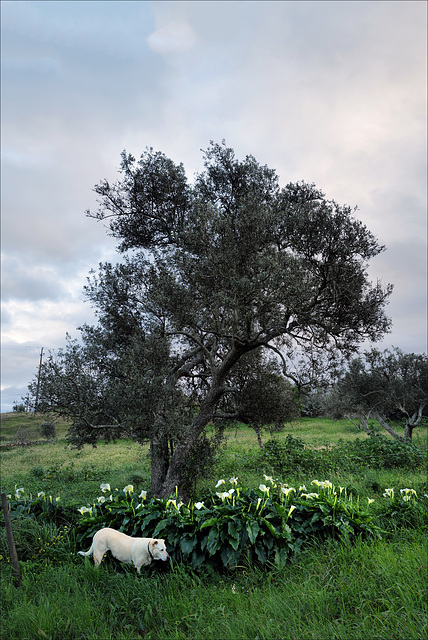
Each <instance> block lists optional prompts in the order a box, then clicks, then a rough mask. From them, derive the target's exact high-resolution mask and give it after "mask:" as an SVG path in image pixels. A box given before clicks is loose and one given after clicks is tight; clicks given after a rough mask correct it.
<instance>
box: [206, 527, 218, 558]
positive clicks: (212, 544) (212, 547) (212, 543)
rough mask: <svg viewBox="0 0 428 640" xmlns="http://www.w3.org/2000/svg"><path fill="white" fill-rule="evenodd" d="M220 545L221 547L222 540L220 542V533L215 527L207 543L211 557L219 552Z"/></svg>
mask: <svg viewBox="0 0 428 640" xmlns="http://www.w3.org/2000/svg"><path fill="white" fill-rule="evenodd" d="M220 545H221V540H220V536H219V532H218V530H217V529H215V528H214V527H213V528H212V529H211V531H210V532H209V534H208V541H207V551H208V553H209V554H210V556H213V555H214V554H215V552H216V551H218V550H219V548H220Z"/></svg>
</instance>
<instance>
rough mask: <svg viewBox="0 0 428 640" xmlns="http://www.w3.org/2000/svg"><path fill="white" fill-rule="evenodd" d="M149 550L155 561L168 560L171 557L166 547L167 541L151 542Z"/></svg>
mask: <svg viewBox="0 0 428 640" xmlns="http://www.w3.org/2000/svg"><path fill="white" fill-rule="evenodd" d="M149 548H150V553H151V555H152V558H153V560H164V561H165V560H168V558H169V555H168V552H167V550H166V547H165V540H150V542H149Z"/></svg>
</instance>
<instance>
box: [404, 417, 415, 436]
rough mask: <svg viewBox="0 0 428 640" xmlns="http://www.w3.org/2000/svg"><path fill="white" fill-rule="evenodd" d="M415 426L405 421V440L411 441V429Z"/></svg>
mask: <svg viewBox="0 0 428 640" xmlns="http://www.w3.org/2000/svg"><path fill="white" fill-rule="evenodd" d="M414 427H415V425H414V424H411V423H410V422H407V421H406V426H405V427H404V438H405V439H406V440H411V439H412V435H413V429H414Z"/></svg>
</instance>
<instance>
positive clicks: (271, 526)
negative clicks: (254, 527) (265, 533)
mask: <svg viewBox="0 0 428 640" xmlns="http://www.w3.org/2000/svg"><path fill="white" fill-rule="evenodd" d="M262 520H263V522H264V523H265V525H266V526H267V528H268V529H269V531H270V532H271V534H272V535H273V537H274V538H278V536H279V533H278V531H277V530H276V529H275V527H274V526H273V524H272V523H271V522H269V520H266V518H262Z"/></svg>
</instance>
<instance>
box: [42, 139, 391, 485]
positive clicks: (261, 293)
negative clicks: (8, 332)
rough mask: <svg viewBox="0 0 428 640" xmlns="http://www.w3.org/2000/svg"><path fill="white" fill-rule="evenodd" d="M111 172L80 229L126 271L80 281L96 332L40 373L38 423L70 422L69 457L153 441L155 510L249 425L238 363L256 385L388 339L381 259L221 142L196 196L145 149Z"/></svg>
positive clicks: (355, 234)
mask: <svg viewBox="0 0 428 640" xmlns="http://www.w3.org/2000/svg"><path fill="white" fill-rule="evenodd" d="M120 173H121V175H120V178H119V179H118V181H117V182H115V183H113V184H111V183H110V182H108V181H107V180H103V181H102V182H101V183H99V184H98V185H97V186H96V187H95V191H96V193H97V194H98V196H99V200H98V203H99V208H98V210H97V211H95V212H87V214H88V216H90V217H92V218H95V219H97V220H100V221H103V222H104V223H105V224H107V225H108V228H109V233H110V234H111V235H113V236H114V237H115V238H117V239H118V241H119V245H118V251H119V252H120V253H121V254H122V260H121V262H120V263H119V264H117V265H115V266H113V265H111V264H102V265H100V267H99V270H98V272H97V273H95V272H94V273H93V274H92V276H91V278H90V279H89V281H88V285H87V287H86V295H87V296H88V298H89V300H91V302H92V303H93V305H94V307H95V309H96V312H97V314H98V320H99V323H98V325H97V326H96V327H87V326H86V327H83V329H82V337H83V344H81V345H80V344H78V343H75V342H73V341H70V342H69V344H68V347H67V349H66V350H65V351H64V350H63V351H60V352H59V353H58V354H57V355H56V356H53V355H51V357H50V359H48V360H47V361H46V364H45V368H44V372H43V380H44V382H43V384H41V391H40V407H39V409H41V408H43V409H45V410H46V409H50V410H55V411H57V412H58V411H62V412H63V414H67V415H69V416H70V417H71V418H72V419H73V425H72V427H71V429H70V435H71V436H72V437H73V438H74V441H75V442H77V443H82V442H92V443H94V442H95V441H96V438H97V436H99V435H100V434H102V435H103V436H106V437H109V435H108V434H109V433H115V432H117V431H118V430H125V431H126V430H128V431H129V432H132V433H133V434H134V436H135V437H137V438H139V439H140V440H142V439H144V438H146V439H149V440H150V451H151V464H152V491H153V493H154V494H156V495H158V496H166V495H169V494H170V493H172V492H173V491H174V490H175V487H176V486H178V487H179V489H182V488H183V484H184V478H185V477H186V474H188V473H189V459H193V460H195V459H196V460H197V459H198V454H197V452H198V447H200V446H202V445H203V444H204V442H205V440H204V432H205V427H206V426H207V425H208V424H209V423H210V422H212V421H215V419H216V418H217V417H218V416H220V417H221V416H222V415H225V414H227V415H229V416H230V415H232V413H233V411H231V407H232V408H233V407H234V408H235V416H236V417H239V415H240V410H245V411H246V412H247V413H248V411H249V409H250V408H251V410H252V411H253V413H254V407H251V403H250V402H249V397H250V396H251V385H253V388H254V378H253V379H251V378H249V379H248V381H247V382H248V385H247V387H242V388H240V389H238V385H236V384H234V383H235V381H236V380H238V379H241V378H240V376H239V375H237V374H238V367H239V366H240V364H242V363H243V362H244V360H243V359H244V357H247V358H248V357H250V354H251V353H255V352H257V351H260V352H263V353H264V356H263V358H259V360H258V362H259V363H260V362H263V360H264V361H265V362H266V363H267V368H266V375H267V376H268V378H267V379H265V381H266V380H269V375H271V373H272V372H269V365H268V363H269V362H270V361H271V358H269V357H268V356H267V355H266V354H268V353H272V354H276V355H278V354H280V355H281V359H280V362H281V366H282V368H283V374H285V375H286V376H287V375H288V373H290V375H292V371H291V369H290V371H288V370H287V367H288V365H287V362H288V361H287V358H288V356H292V354H293V353H295V352H296V350H299V351H300V352H302V353H303V354H304V353H305V352H307V353H308V354H309V357H310V358H311V359H312V360H313V359H314V358H315V359H316V354H317V353H319V354H324V355H325V353H328V354H330V356H331V357H333V356H334V355H335V354H345V355H349V354H351V353H352V352H354V351H355V349H356V348H357V346H358V345H359V344H360V343H361V341H363V340H365V339H367V338H369V339H370V340H372V341H376V340H378V339H379V338H381V336H382V335H383V334H384V333H385V332H386V331H387V330H388V328H389V325H390V322H389V319H388V318H387V317H386V315H385V313H384V307H385V304H386V302H387V300H388V296H389V294H390V292H391V286H390V285H387V286H383V285H382V284H381V283H380V282H376V283H373V282H371V281H370V280H369V277H368V274H367V266H368V263H369V261H370V259H371V258H373V257H374V256H376V255H377V254H379V253H380V252H381V251H383V249H384V247H383V246H381V245H379V243H378V241H377V240H376V238H375V237H374V236H373V235H372V233H371V232H370V231H369V230H368V229H367V228H366V226H365V225H363V224H362V223H361V222H360V221H359V220H357V219H356V218H355V216H354V213H355V210H351V209H350V208H349V207H348V206H340V205H339V204H337V203H336V202H334V201H332V200H327V199H326V198H325V196H324V194H323V193H322V192H321V191H319V190H318V189H316V188H315V186H314V185H312V184H307V183H304V182H299V183H297V184H288V185H286V186H285V187H283V188H280V186H279V181H278V177H277V174H276V172H275V171H274V170H272V169H270V168H268V167H267V166H262V165H260V164H259V163H258V162H257V161H256V160H255V159H254V158H253V157H252V156H247V157H246V158H245V159H244V160H243V161H239V160H237V159H236V158H235V154H234V151H233V150H232V149H230V148H228V147H227V146H226V145H225V143H224V142H223V143H222V144H214V143H211V145H210V146H209V148H208V149H207V150H206V151H205V152H204V169H203V171H202V172H200V173H199V174H198V175H196V177H195V179H194V181H193V182H192V183H189V182H188V180H187V178H186V175H185V171H184V168H183V166H182V165H181V164H180V165H176V164H174V162H173V161H172V160H170V159H168V158H167V157H166V156H165V155H164V154H163V153H160V152H154V151H153V150H152V149H147V150H146V151H145V152H144V153H143V154H142V155H141V157H140V159H139V160H136V159H135V158H134V157H133V156H131V155H129V154H127V153H126V152H123V153H122V161H121V168H120ZM67 367H68V369H67ZM257 375H260V368H259V367H257ZM270 381H271V383H272V382H273V378H272V377H271V378H270ZM267 386H268V387H269V385H267ZM277 386H278V385H277ZM273 387H275V384H273V383H272V384H271V385H270V388H273ZM246 389H247V392H246ZM248 390H250V391H248ZM239 392H241V393H242V402H239V399H238V396H239ZM263 415H264V416H265V417H266V412H264V413H263ZM135 434H137V435H135ZM201 443H202V445H201Z"/></svg>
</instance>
